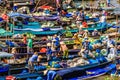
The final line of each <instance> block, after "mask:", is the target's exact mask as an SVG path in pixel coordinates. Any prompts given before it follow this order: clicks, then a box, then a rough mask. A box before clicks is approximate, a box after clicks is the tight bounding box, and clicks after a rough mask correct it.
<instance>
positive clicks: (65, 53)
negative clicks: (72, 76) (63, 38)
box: [60, 42, 68, 58]
mask: <svg viewBox="0 0 120 80" xmlns="http://www.w3.org/2000/svg"><path fill="white" fill-rule="evenodd" d="M60 51H62V52H63V58H68V48H67V46H66V44H65V43H64V42H60Z"/></svg>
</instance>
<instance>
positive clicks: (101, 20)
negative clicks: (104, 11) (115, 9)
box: [100, 15, 106, 23]
mask: <svg viewBox="0 0 120 80" xmlns="http://www.w3.org/2000/svg"><path fill="white" fill-rule="evenodd" d="M105 21H106V16H104V15H102V16H101V17H100V22H101V23H103V22H105Z"/></svg>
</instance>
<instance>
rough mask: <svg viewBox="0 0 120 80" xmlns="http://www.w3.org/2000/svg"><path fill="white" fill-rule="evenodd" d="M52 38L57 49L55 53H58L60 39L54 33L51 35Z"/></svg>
mask: <svg viewBox="0 0 120 80" xmlns="http://www.w3.org/2000/svg"><path fill="white" fill-rule="evenodd" d="M53 40H55V42H54V45H55V50H56V51H57V54H59V51H60V40H59V37H58V36H57V35H56V34H55V35H54V36H53Z"/></svg>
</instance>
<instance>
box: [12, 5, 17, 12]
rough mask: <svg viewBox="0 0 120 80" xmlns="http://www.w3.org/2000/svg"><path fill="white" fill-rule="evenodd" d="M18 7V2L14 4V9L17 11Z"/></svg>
mask: <svg viewBox="0 0 120 80" xmlns="http://www.w3.org/2000/svg"><path fill="white" fill-rule="evenodd" d="M17 9H18V5H17V4H14V6H13V11H14V12H16V11H17Z"/></svg>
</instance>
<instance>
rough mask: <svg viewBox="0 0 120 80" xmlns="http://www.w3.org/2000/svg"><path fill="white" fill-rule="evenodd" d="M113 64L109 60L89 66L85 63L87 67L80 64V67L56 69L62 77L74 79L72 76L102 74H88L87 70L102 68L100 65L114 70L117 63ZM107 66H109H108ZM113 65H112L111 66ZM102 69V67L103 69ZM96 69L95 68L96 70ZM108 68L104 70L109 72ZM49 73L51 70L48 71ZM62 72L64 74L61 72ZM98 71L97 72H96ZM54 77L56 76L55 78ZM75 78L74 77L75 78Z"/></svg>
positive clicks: (82, 76)
mask: <svg viewBox="0 0 120 80" xmlns="http://www.w3.org/2000/svg"><path fill="white" fill-rule="evenodd" d="M110 64H111V61H108V62H103V63H99V64H94V65H91V66H88V67H87V65H85V67H82V68H81V66H78V67H72V68H67V69H62V70H59V71H56V73H57V75H58V76H60V77H61V78H62V79H72V78H76V77H79V76H80V77H81V78H83V79H84V78H90V77H91V78H92V77H95V76H97V75H100V74H97V75H95V74H93V75H86V71H87V70H91V69H93V70H94V69H95V68H100V67H103V68H104V70H105V69H107V68H108V67H109V68H110V69H108V71H110V70H112V69H115V67H116V66H115V65H112V64H111V65H110ZM106 66H107V67H106ZM111 66H112V67H111ZM101 70H102V69H101ZM94 71H95V70H94ZM108 71H107V70H106V71H105V72H104V71H103V72H104V74H105V73H107V72H108ZM103 72H101V75H102V74H103ZM48 73H49V72H48ZM61 73H62V74H61ZM96 73H97V72H96ZM53 79H54V78H53ZM73 80H74V79H73Z"/></svg>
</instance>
